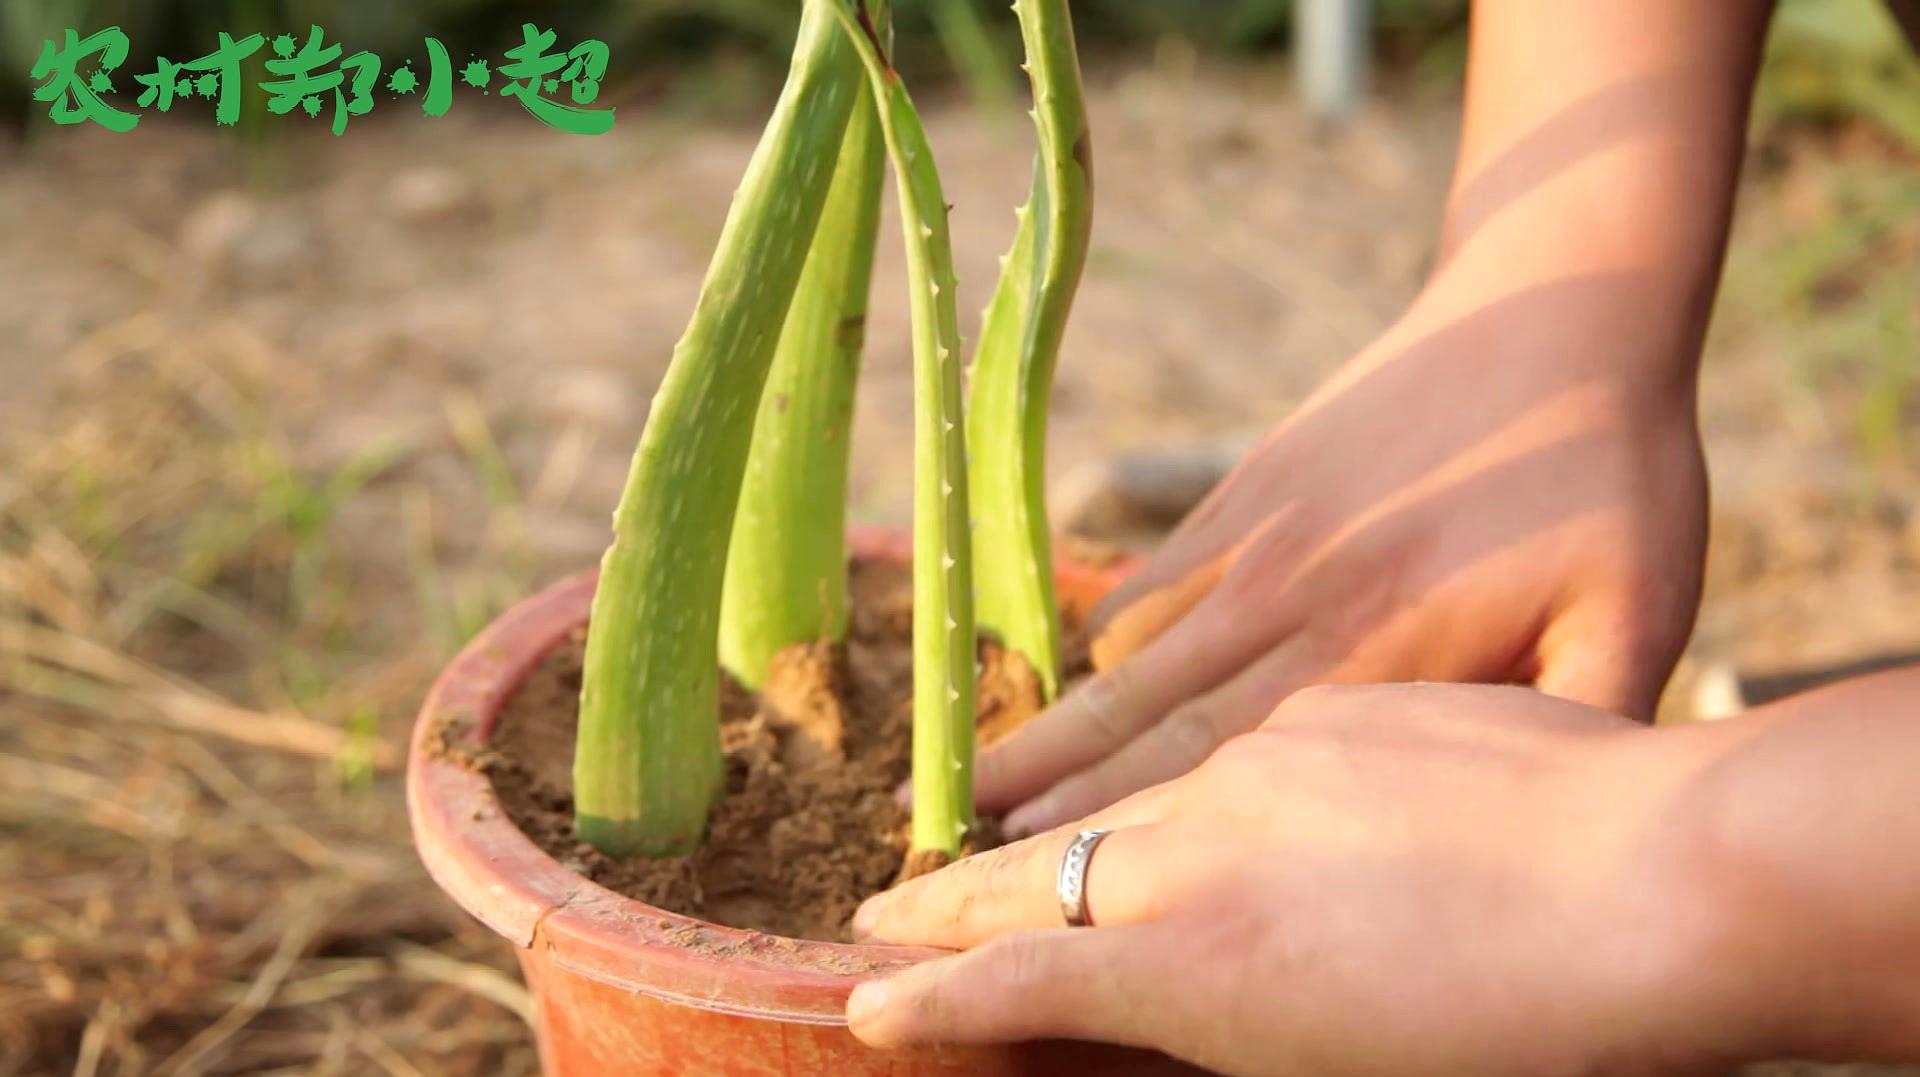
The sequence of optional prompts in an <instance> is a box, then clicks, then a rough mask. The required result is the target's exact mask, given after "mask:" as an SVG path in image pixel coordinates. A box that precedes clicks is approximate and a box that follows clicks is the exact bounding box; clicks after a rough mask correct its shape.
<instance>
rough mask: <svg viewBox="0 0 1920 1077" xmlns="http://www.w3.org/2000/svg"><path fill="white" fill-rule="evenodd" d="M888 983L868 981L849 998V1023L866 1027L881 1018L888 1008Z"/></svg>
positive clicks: (855, 989)
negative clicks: (870, 1022) (882, 1012)
mask: <svg viewBox="0 0 1920 1077" xmlns="http://www.w3.org/2000/svg"><path fill="white" fill-rule="evenodd" d="M887 995H888V988H887V981H885V980H868V981H867V982H866V983H863V984H861V985H860V986H858V987H856V988H854V989H853V994H851V995H848V996H847V1023H848V1024H850V1025H864V1024H866V1023H867V1022H869V1021H872V1020H873V1019H874V1018H876V1017H879V1016H880V1011H881V1010H884V1009H886V1007H887Z"/></svg>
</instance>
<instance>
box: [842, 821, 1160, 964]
mask: <svg viewBox="0 0 1920 1077" xmlns="http://www.w3.org/2000/svg"><path fill="white" fill-rule="evenodd" d="M1085 826H1086V827H1087V828H1088V829H1093V828H1099V829H1110V830H1112V831H1113V833H1111V834H1108V835H1107V836H1106V837H1105V838H1104V839H1102V840H1101V842H1100V844H1099V845H1098V846H1096V847H1095V849H1094V855H1093V858H1092V860H1091V861H1089V862H1088V865H1087V880H1086V881H1087V892H1086V893H1087V913H1088V916H1089V917H1090V918H1091V919H1092V921H1093V922H1094V923H1100V924H1125V923H1132V922H1135V921H1137V920H1139V919H1141V918H1143V917H1144V916H1145V910H1147V909H1148V908H1149V907H1150V902H1151V898H1152V891H1153V889H1154V886H1153V884H1154V880H1153V877H1152V873H1151V872H1150V871H1147V870H1144V869H1143V865H1146V864H1150V863H1152V861H1153V854H1152V850H1153V848H1154V830H1153V827H1152V826H1151V825H1150V824H1147V825H1129V824H1127V823H1124V822H1121V821H1120V820H1119V819H1116V818H1112V817H1108V818H1105V819H1098V820H1094V819H1090V820H1087V822H1086V824H1085ZM1080 830H1081V826H1079V825H1076V826H1073V827H1063V828H1061V829H1059V830H1055V831H1049V832H1048V833H1045V834H1036V835H1034V836H1033V837H1031V838H1027V839H1026V840H1024V841H1018V842H1014V843H1013V844H1011V845H1003V846H1001V847H1000V848H998V849H993V850H989V851H988V852H984V853H975V854H974V855H972V856H969V857H966V858H964V859H962V860H957V861H955V862H954V863H952V864H949V865H947V866H946V867H944V868H942V869H940V870H939V871H936V872H933V873H932V874H929V875H922V876H920V877H919V878H917V879H911V880H908V881H907V882H904V883H901V884H900V885H899V886H896V887H894V888H893V889H892V890H888V891H886V892H885V893H882V894H877V895H875V896H874V897H871V898H868V899H867V901H866V902H865V903H864V904H862V905H861V906H860V908H859V911H857V912H856V913H855V914H854V918H853V933H854V935H855V937H857V938H861V939H877V940H881V941H885V942H892V943H900V944H903V945H912V946H941V947H946V948H948V949H953V950H961V949H966V948H968V947H971V946H978V945H980V944H981V943H983V942H986V941H987V940H989V939H993V938H997V937H999V936H1001V935H1006V934H1009V933H1011V932H1015V931H1024V930H1028V929H1031V928H1042V927H1059V926H1061V925H1062V914H1061V911H1060V899H1059V896H1058V891H1057V889H1056V882H1057V879H1058V873H1059V870H1060V860H1061V858H1062V857H1063V856H1064V855H1065V854H1066V851H1067V846H1068V845H1069V844H1071V843H1072V842H1073V840H1074V838H1075V836H1076V835H1077V834H1078V833H1079V832H1080Z"/></svg>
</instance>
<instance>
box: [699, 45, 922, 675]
mask: <svg viewBox="0 0 1920 1077" xmlns="http://www.w3.org/2000/svg"><path fill="white" fill-rule="evenodd" d="M847 61H848V64H849V65H850V66H852V65H855V64H857V61H856V60H855V59H854V57H853V54H852V50H851V49H849V50H848V55H847ZM879 123H880V121H879V117H878V115H877V114H876V113H875V112H874V108H873V95H872V91H870V90H869V89H868V88H867V86H866V83H865V81H864V80H862V81H861V82H859V84H858V93H857V95H856V98H855V101H854V105H853V114H852V116H851V117H850V118H849V119H848V121H847V132H846V135H845V137H844V138H843V140H842V141H841V144H840V158H839V163H838V164H837V165H836V166H835V171H834V176H833V186H832V187H831V188H829V189H828V191H827V201H826V206H825V208H824V209H823V210H822V211H821V213H820V224H819V227H818V228H816V229H815V230H814V235H813V248H812V250H811V251H809V252H808V254H807V264H806V267H805V268H804V269H803V270H801V273H800V283H799V287H798V288H796V289H795V291H794V295H793V305H792V307H790V308H789V309H788V311H787V321H786V326H785V328H784V329H783V330H782V331H781V334H780V343H779V346H778V347H777V348H776V349H775V351H774V356H773V368H772V370H771V372H770V373H768V375H767V384H766V389H765V390H764V391H763V392H762V393H761V395H760V414H759V417H758V418H756V419H755V420H754V426H753V449H752V452H751V453H750V454H749V455H748V457H747V473H746V480H745V483H744V485H743V486H742V487H741V490H740V506H739V510H738V511H737V512H736V513H735V516H734V523H733V539H732V543H731V544H730V545H729V547H728V550H727V574H726V586H725V588H724V590H723V592H722V595H723V597H722V599H721V606H720V661H721V664H722V665H724V666H726V668H727V669H728V670H729V671H731V672H732V673H733V675H734V676H736V677H738V678H740V680H741V681H742V682H744V683H745V684H747V685H748V686H750V687H754V688H758V687H759V686H760V685H761V683H762V682H763V681H764V680H765V679H766V675H767V666H768V665H769V664H770V663H771V662H772V660H773V656H774V654H775V653H777V652H778V651H779V650H780V649H781V648H783V647H786V646H788V645H789V644H794V643H804V642H807V641H810V640H817V639H831V640H838V639H844V638H845V636H846V631H847V538H846V535H847V463H848V448H849V445H850V443H851V441H852V437H851V433H852V429H851V428H852V424H853V397H854V385H855V383H856V381H857V380H858V379H859V376H860V348H861V344H862V341H863V340H864V338H865V333H866V321H867V294H868V285H869V283H870V281H871V280H872V277H873V252H874V243H875V240H876V239H877V238H878V233H879V225H880V185H881V181H882V179H883V178H884V176H885V168H886V148H885V145H884V143H883V142H882V140H881V136H880V126H879Z"/></svg>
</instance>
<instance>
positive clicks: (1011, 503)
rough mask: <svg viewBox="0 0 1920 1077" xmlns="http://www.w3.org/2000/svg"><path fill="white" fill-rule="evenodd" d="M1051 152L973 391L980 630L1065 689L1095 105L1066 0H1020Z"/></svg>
mask: <svg viewBox="0 0 1920 1077" xmlns="http://www.w3.org/2000/svg"><path fill="white" fill-rule="evenodd" d="M1014 10H1015V11H1016V12H1017V13H1018V14H1019V16H1020V31H1021V35H1022V37H1023V38H1024V39H1025V42H1026V49H1027V63H1026V67H1027V72H1028V76H1029V78H1030V79H1031V80H1032V82H1033V100H1034V108H1033V119H1034V126H1035V128H1036V130H1037V131H1038V134H1039V142H1040V148H1039V152H1038V153H1037V154H1036V155H1035V159H1034V168H1033V188H1032V193H1031V194H1030V195H1029V196H1028V199H1027V203H1026V205H1024V206H1021V207H1020V209H1019V210H1018V211H1017V212H1018V216H1019V228H1018V230H1017V231H1016V232H1015V233H1014V241H1013V249H1012V250H1011V251H1010V252H1008V254H1007V256H1006V259H1005V260H1004V262H1003V264H1002V269H1001V273H1000V282H999V286H998V287H997V288H996V289H995V291H994V295H993V300H992V302H990V303H989V304H988V305H987V309H986V313H985V315H984V316H983V319H982V323H981V329H980V343H979V348H978V351H977V353H976V355H975V359H974V366H973V388H972V394H971V396H970V397H969V398H968V401H967V405H968V414H967V423H968V443H969V445H970V446H971V448H972V453H973V459H972V462H971V466H970V467H969V471H970V473H971V478H972V483H973V515H974V522H975V530H974V541H973V551H974V562H975V573H976V577H975V578H976V582H977V592H976V593H977V594H978V596H979V603H980V608H979V614H980V626H981V627H982V628H984V629H987V630H989V631H992V632H994V633H996V634H998V635H999V637H1000V640H1001V642H1002V643H1003V644H1004V645H1005V646H1006V647H1007V648H1009V649H1010V650H1012V651H1013V652H1014V653H1016V654H1019V655H1020V656H1022V657H1023V658H1025V659H1026V661H1027V663H1028V664H1029V665H1030V666H1032V667H1033V669H1034V671H1035V672H1036V673H1038V674H1039V677H1040V682H1041V685H1042V687H1043V688H1044V690H1045V692H1046V695H1047V697H1048V698H1052V696H1053V695H1054V693H1055V692H1057V691H1058V690H1059V686H1060V614H1059V609H1058V606H1057V604H1056V601H1055V598H1054V593H1053V568H1052V566H1053V554H1052V546H1051V543H1050V541H1049V537H1048V534H1047V507H1046V481H1047V479H1046V461H1047V411H1048V406H1047V405H1048V398H1049V396H1050V395H1051V393H1052V391H1053V370H1054V366H1055V363H1056V361H1057V359H1058V358H1059V354H1060V338H1061V335H1062V333H1063V332H1064V331H1065V329H1066V324H1067V313H1068V311H1069V309H1070V308H1071V307H1072V305H1073V294H1074V290H1075V288H1076V287H1077V286H1078V285H1079V283H1080V272H1081V269H1082V267H1083V266H1084V265H1085V264H1086V260H1087V241H1088V237H1089V235H1090V233H1091V231H1092V227H1093V198H1092V194H1093V191H1092V185H1093V175H1092V170H1091V161H1092V157H1091V153H1090V149H1089V143H1088V139H1087V109H1086V101H1085V96H1084V94H1083V93H1082V90H1081V86H1080V62H1079V58H1078V56H1077V55H1076V54H1075V51H1074V42H1073V24H1072V21H1071V19H1070V18H1069V16H1068V14H1067V10H1066V5H1065V3H1063V2H1062V0H1019V2H1018V3H1016V4H1015V5H1014Z"/></svg>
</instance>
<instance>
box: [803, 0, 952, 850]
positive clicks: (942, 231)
mask: <svg viewBox="0 0 1920 1077" xmlns="http://www.w3.org/2000/svg"><path fill="white" fill-rule="evenodd" d="M833 5H834V11H835V13H836V14H837V15H839V17H840V20H841V23H842V24H843V25H844V26H845V27H846V30H847V36H848V38H849V39H850V40H851V41H853V43H854V46H855V48H856V49H857V50H858V52H859V54H860V61H861V63H862V64H864V65H865V66H866V69H867V78H868V81H869V83H870V84H871V86H872V88H873V96H874V99H875V103H876V105H877V107H878V111H879V115H880V130H881V132H882V134H883V135H884V136H885V139H886V145H887V156H888V157H889V158H890V159H891V160H892V162H893V172H894V186H895V187H896V189H897V190H898V193H899V200H900V222H901V227H900V230H901V232H902V234H903V235H904V236H905V239H906V254H907V283H908V298H909V301H910V302H911V304H912V310H913V458H914V475H913V848H914V849H916V850H928V851H938V852H941V853H945V854H947V855H948V856H957V855H959V852H960V845H961V841H962V839H964V838H965V837H966V834H967V831H968V830H969V829H970V828H971V827H972V826H973V723H974V709H973V700H974V627H973V551H972V536H971V531H972V527H971V525H970V523H969V520H970V518H971V517H970V513H969V510H968V506H967V471H966V440H965V439H966V430H965V423H964V420H963V418H962V414H961V401H960V327H959V316H958V314H957V313H956V310H955V305H954V291H955V289H956V288H957V287H958V281H957V280H956V278H955V276H954V272H953V246H952V241H951V239H950V237H949V235H948V232H947V199H946V195H945V193H944V192H943V191H942V190H941V186H940V173H939V170H938V169H937V168H935V167H934V161H933V148H932V146H931V145H930V144H929V143H928V142H927V133H926V130H925V129H924V128H923V127H922V126H921V124H920V116H919V113H918V112H916V111H915V110H914V107H913V100H912V99H911V98H910V97H909V96H908V95H907V90H906V87H905V86H904V85H903V84H902V83H901V81H900V77H899V75H898V74H897V73H896V72H895V71H894V70H893V68H892V67H890V66H889V65H888V63H887V59H886V56H885V54H884V52H883V51H882V50H881V47H880V44H881V43H880V41H879V37H878V34H877V33H876V32H875V30H874V27H873V24H872V23H871V22H869V21H867V19H866V18H865V17H864V16H863V13H862V12H861V11H860V10H859V9H857V8H856V7H855V6H854V4H853V2H852V0H833Z"/></svg>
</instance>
